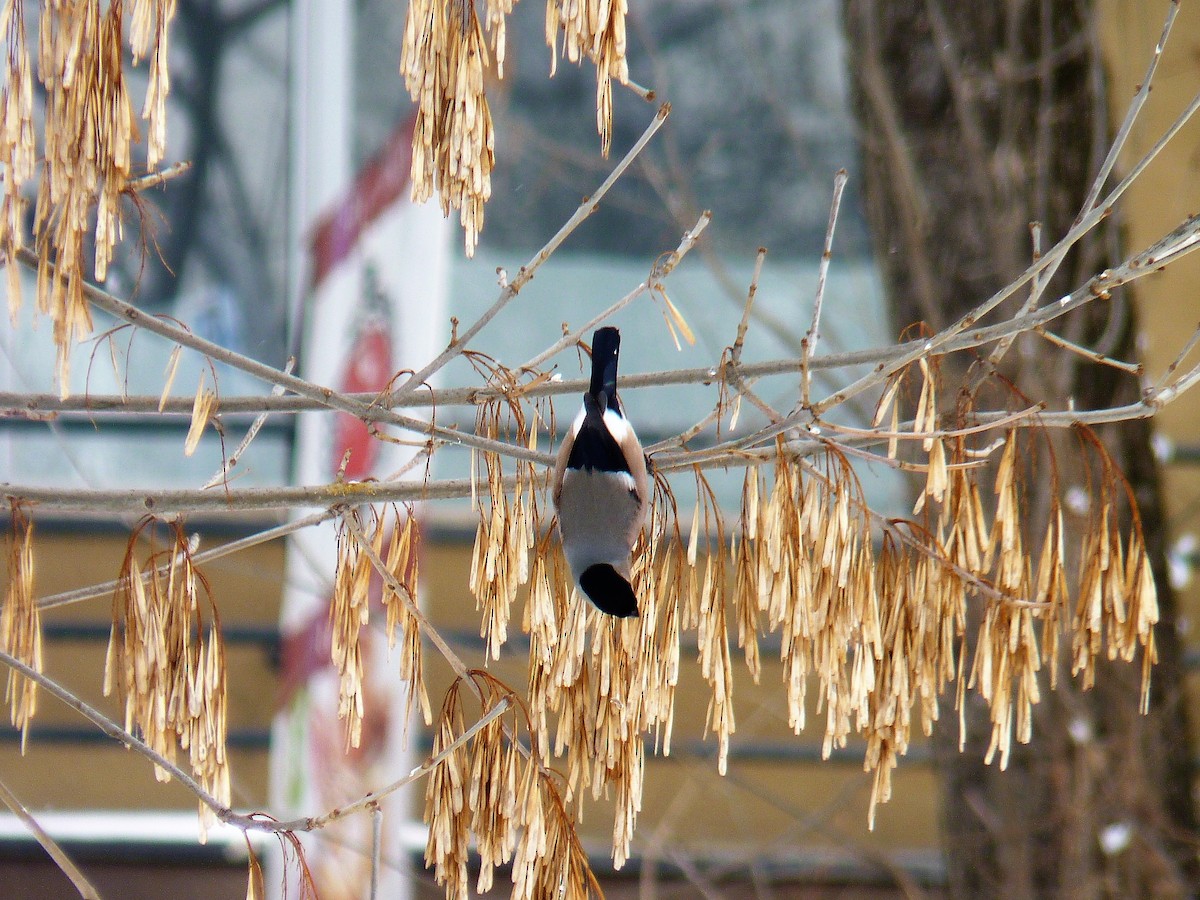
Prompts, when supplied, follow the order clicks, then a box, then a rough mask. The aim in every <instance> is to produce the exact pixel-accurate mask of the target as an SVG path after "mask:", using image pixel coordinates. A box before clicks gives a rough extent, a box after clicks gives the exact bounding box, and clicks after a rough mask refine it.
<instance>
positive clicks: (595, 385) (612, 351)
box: [588, 327, 621, 412]
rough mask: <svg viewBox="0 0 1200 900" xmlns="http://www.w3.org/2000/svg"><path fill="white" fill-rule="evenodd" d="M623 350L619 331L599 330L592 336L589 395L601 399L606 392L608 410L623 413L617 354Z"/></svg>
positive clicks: (609, 328)
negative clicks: (618, 398) (618, 381)
mask: <svg viewBox="0 0 1200 900" xmlns="http://www.w3.org/2000/svg"><path fill="white" fill-rule="evenodd" d="M620 350H621V332H619V331H617V329H615V328H612V327H608V328H597V329H596V333H595V334H593V335H592V383H591V386H590V387H589V389H588V393H589V394H591V395H592V396H593V397H596V398H597V399H599V396H600V392H601V391H603V392H604V396H605V398H606V399H607V400H608V408H609V409H614V410H616V411H617V412H620V411H621V407H620V405H619V404H618V403H617V354H618V353H619V352H620Z"/></svg>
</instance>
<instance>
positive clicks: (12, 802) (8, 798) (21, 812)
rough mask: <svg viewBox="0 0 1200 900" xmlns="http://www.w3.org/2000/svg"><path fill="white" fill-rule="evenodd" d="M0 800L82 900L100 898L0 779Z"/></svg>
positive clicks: (72, 862) (85, 877)
mask: <svg viewBox="0 0 1200 900" xmlns="http://www.w3.org/2000/svg"><path fill="white" fill-rule="evenodd" d="M0 800H3V801H4V805H5V806H7V807H8V808H9V809H11V810H12V813H13V815H14V816H16V817H17V818H18V819H20V820H21V822H22V824H24V826H25V827H26V828H28V829H29V831H30V833H31V834H32V835H33V837H34V839H35V840H36V841H37V842H38V843H39V844H41V845H42V849H43V850H45V851H46V853H47V854H49V856H50V858H51V859H52V860H54V864H55V865H57V866H58V868H59V869H60V870H62V873H63V874H64V875H66V876H67V877H68V878H69V879H71V884H73V885H75V890H77V891H79V896H80V897H83V898H84V900H100V892H99V891H98V890H96V888H95V887H94V886H93V885H92V883H91V882H90V881H88V880H87V876H86V875H84V874H83V872H82V871H80V869H79V867H78V866H77V865H75V862H74V860H72V859H71V857H69V856H67V853H66V851H65V850H63V848H62V847H60V846H59V845H58V842H57V841H55V840H54V838H52V837H51V836H50V834H49V833H48V832H47V831H46V829H44V828H43V827H42V826H41V824H40V823H39V822H38V820H37V819H35V818H34V817H33V814H32V813H30V812H29V810H27V809H26V808H25V806H24V804H22V803H21V801H20V800H18V799H17V797H16V795H15V794H14V793H13V792H12V791H10V790H9V789H8V785H6V784H5V783H4V782H3V781H0Z"/></svg>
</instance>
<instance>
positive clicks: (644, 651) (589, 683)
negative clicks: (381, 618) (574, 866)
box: [472, 364, 1157, 866]
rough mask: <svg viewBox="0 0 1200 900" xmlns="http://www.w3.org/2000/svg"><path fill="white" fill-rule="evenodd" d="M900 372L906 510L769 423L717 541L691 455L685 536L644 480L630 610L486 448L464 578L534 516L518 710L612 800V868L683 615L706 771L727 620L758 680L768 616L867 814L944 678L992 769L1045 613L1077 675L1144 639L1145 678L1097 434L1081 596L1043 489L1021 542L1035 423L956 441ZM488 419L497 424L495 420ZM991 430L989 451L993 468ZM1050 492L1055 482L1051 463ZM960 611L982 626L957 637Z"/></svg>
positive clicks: (494, 573)
mask: <svg viewBox="0 0 1200 900" xmlns="http://www.w3.org/2000/svg"><path fill="white" fill-rule="evenodd" d="M914 371H915V369H914ZM918 374H919V378H920V381H921V391H920V399H919V400H918V401H917V403H916V407H915V408H916V415H915V417H914V419H912V420H911V421H912V424H911V428H912V432H911V433H910V434H908V435H902V434H900V433H899V432H898V427H899V425H898V423H899V417H898V413H897V411H896V409H895V408H893V409H891V410H890V412H891V415H892V418H893V428H892V432H893V435H892V440H891V441H890V444H891V447H890V450H891V453H892V454H893V455H895V454H897V453H898V448H899V447H900V446H901V444H903V445H904V446H906V447H912V448H914V449H916V448H918V447H919V448H920V453H922V454H924V461H923V463H922V464H921V468H923V469H924V471H925V473H926V475H925V487H924V490H923V492H922V495H921V498H920V499H919V501H918V504H917V509H916V511H915V512H916V515H917V519H916V520H914V521H911V522H893V521H887V520H879V519H878V518H877V517H875V516H874V515H873V514H872V513H871V512H870V510H869V509H868V507H867V504H866V501H865V498H864V496H863V494H862V490H861V487H860V486H859V485H858V483H857V481H856V479H855V476H854V472H853V470H852V468H851V467H850V465H849V463H848V462H847V460H846V459H845V457H843V456H842V455H841V454H840V453H839V452H838V451H837V450H836V449H834V448H832V446H831V448H830V449H829V450H828V451H827V453H826V454H825V455H824V457H823V459H822V460H821V461H820V462H817V463H814V462H809V461H806V460H802V459H799V458H796V457H794V456H793V455H791V452H790V451H789V448H788V445H787V444H786V443H785V442H784V441H783V440H782V439H780V440H779V442H778V443H777V445H776V452H775V455H774V465H773V471H772V472H771V473H770V477H768V473H767V472H764V471H763V468H764V467H757V468H756V467H750V468H748V469H747V475H746V479H745V483H744V486H743V493H742V506H741V517H740V518H741V522H740V528H738V529H736V530H735V532H734V534H733V535H732V540H731V542H730V543H729V544H728V549H727V545H726V542H725V535H724V531H725V526H724V524H723V523H722V521H721V514H720V511H719V509H718V507H717V504H716V502H715V499H714V497H713V495H712V492H711V491H710V490H709V489H708V486H707V484H706V482H705V481H704V479H703V477H702V476H701V474H700V473H699V472H697V473H696V480H697V496H698V498H699V499H698V500H697V503H696V508H695V511H694V513H693V515H692V527H691V531H690V533H689V534H688V536H687V539H686V541H685V540H684V538H683V535H682V531H681V528H680V525H679V516H678V514H677V512H676V510H675V505H674V500H673V497H672V496H671V494H670V491H669V488H668V486H667V485H666V482H665V480H663V479H661V478H660V479H658V483H657V490H656V495H655V503H654V504H653V507H652V511H651V524H650V527H649V528H648V529H647V532H646V534H645V535H643V543H642V544H641V545H640V546H639V547H638V549H637V551H636V552H635V554H634V571H633V575H634V585H635V591H636V593H637V595H638V597H639V602H640V611H641V616H640V618H638V619H634V620H628V621H618V620H614V619H611V618H608V617H605V616H603V615H601V614H599V613H597V612H596V611H594V610H592V609H591V607H590V606H589V605H588V604H586V603H584V602H582V601H581V600H580V599H579V598H578V597H573V586H572V585H571V583H570V580H569V578H568V577H567V574H566V571H565V565H564V563H563V561H562V559H561V556H560V554H559V553H558V552H557V541H556V540H555V539H554V536H553V534H552V533H551V532H549V531H547V532H545V533H543V532H542V528H541V525H540V522H539V520H538V517H537V509H536V506H531V507H530V508H531V509H532V514H531V516H530V517H529V518H526V519H521V520H520V523H519V525H518V524H514V523H515V522H516V519H514V518H511V517H509V513H508V511H509V510H511V508H512V507H511V506H510V505H509V504H510V503H511V501H510V500H509V499H508V497H507V496H506V495H505V485H504V483H503V481H502V479H501V477H500V474H499V469H498V463H497V468H495V469H491V468H489V469H488V472H487V474H488V486H489V488H488V489H489V495H490V498H489V503H490V509H491V515H490V516H487V515H485V516H483V518H482V521H481V526H480V530H479V533H478V536H477V542H476V549H475V555H476V567H475V570H474V572H473V577H472V583H473V585H474V587H475V589H476V591H477V592H479V593H480V594H481V596H484V597H487V596H492V595H489V594H487V591H489V590H490V591H492V592H493V594H495V593H497V592H500V591H503V592H504V595H505V597H506V598H511V596H512V595H513V594H514V593H515V590H516V588H517V586H519V585H520V583H521V581H520V580H519V579H516V578H510V579H506V577H505V576H504V573H506V572H513V571H519V572H521V573H524V572H525V571H526V565H527V564H528V559H529V554H530V552H531V551H530V544H531V543H532V542H533V540H534V536H535V535H539V534H541V535H542V536H541V537H540V538H539V539H538V540H537V542H536V545H535V549H534V550H533V552H532V564H531V565H529V566H528V571H529V576H530V578H529V580H530V582H531V583H530V588H529V600H528V604H527V606H526V609H525V615H524V619H523V627H524V628H525V630H526V631H527V632H528V633H529V635H530V674H529V698H530V699H529V705H530V706H529V708H530V716H531V719H532V722H533V729H534V732H535V733H536V734H537V736H538V738H539V741H538V743H539V746H541V747H542V748H543V752H545V753H547V754H548V753H549V752H550V748H551V746H553V752H554V754H555V755H556V756H559V757H563V758H564V759H565V779H566V786H565V797H566V799H567V801H568V802H571V801H575V800H578V799H579V798H581V797H582V795H583V794H584V793H586V792H587V790H588V789H589V788H590V791H591V794H592V796H593V797H594V798H599V797H601V796H613V797H614V798H615V801H616V818H615V823H614V835H613V855H614V861H615V863H616V864H617V865H618V866H619V865H620V864H621V863H623V862H624V860H625V859H626V858H627V856H628V852H629V847H630V840H631V838H632V833H633V828H634V825H635V823H636V819H637V815H638V813H639V811H640V805H641V789H642V779H643V776H644V765H645V738H646V737H647V736H649V735H651V734H653V735H654V740H655V745H656V748H657V747H661V749H662V751H663V752H664V753H669V752H670V743H671V732H672V724H673V706H674V695H675V688H676V686H677V684H678V679H679V659H680V646H681V634H682V633H684V632H692V631H694V633H695V635H696V639H697V659H698V662H699V668H700V672H701V675H702V677H703V678H704V679H705V680H706V681H707V682H708V684H709V689H710V697H711V699H710V703H709V709H708V714H707V727H708V729H709V730H710V731H712V732H713V734H714V735H715V736H716V739H717V741H718V745H719V748H720V753H719V767H720V768H721V770H722V771H723V770H724V767H725V759H726V754H727V752H728V743H729V739H730V736H731V735H732V733H733V732H734V730H735V727H736V725H735V718H734V714H733V699H732V687H733V680H732V661H731V652H730V637H731V636H730V632H731V629H732V627H733V623H734V622H736V627H737V641H738V646H739V647H740V648H741V649H742V652H743V655H744V657H745V661H746V665H747V668H748V670H749V672H750V673H751V675H752V676H753V677H754V678H755V679H757V678H758V677H759V675H760V673H761V659H760V654H759V644H758V642H759V637H760V634H761V633H766V632H772V633H778V634H779V635H780V648H781V649H780V652H781V662H782V664H783V666H782V669H783V681H784V684H785V688H786V691H787V698H788V712H789V723H790V725H791V727H792V728H793V729H794V730H795V731H797V732H799V731H800V729H802V728H803V727H804V726H805V724H806V714H807V703H806V700H807V698H806V692H807V689H808V686H809V685H810V683H811V684H813V685H814V686H815V687H816V688H817V690H818V700H817V704H816V708H817V711H818V713H820V712H822V711H823V712H824V714H825V735H824V748H823V749H824V752H825V754H826V755H828V754H829V753H830V752H831V751H832V750H833V749H834V748H835V747H843V746H845V745H846V743H847V740H848V738H849V736H850V734H851V733H852V732H857V733H859V734H861V735H862V736H863V738H864V739H865V741H866V754H865V765H866V768H867V769H868V770H869V771H873V772H874V773H875V782H874V787H873V794H872V803H871V813H870V816H871V821H872V823H873V819H874V812H875V807H876V805H877V804H878V803H879V802H882V801H886V800H887V799H888V798H889V797H890V794H891V771H892V769H894V768H895V766H896V765H897V764H898V761H899V758H900V757H901V756H903V755H904V754H905V753H906V752H907V750H908V747H909V746H910V742H911V740H912V732H913V727H914V720H915V721H916V722H917V723H919V727H920V729H921V732H922V733H923V734H925V735H929V734H930V733H931V732H932V728H933V725H934V723H935V722H936V721H937V720H938V719H939V717H940V713H941V709H940V704H941V703H942V698H943V697H944V696H945V694H946V692H947V689H948V688H949V687H950V685H951V684H954V685H955V694H954V702H955V704H956V706H957V707H958V708H959V709H960V710H961V708H962V703H963V699H964V694H965V691H966V690H974V691H977V692H978V693H979V695H980V696H981V697H982V698H983V699H984V700H985V702H986V703H987V704H988V707H989V709H990V710H991V721H992V734H991V740H990V745H989V748H988V751H987V759H988V761H991V760H992V759H993V758H995V757H997V755H998V757H999V762H1000V765H1001V767H1004V766H1005V765H1006V764H1007V762H1008V759H1009V755H1010V753H1011V744H1012V739H1013V736H1014V734H1015V736H1016V738H1017V740H1018V741H1021V742H1027V741H1028V740H1029V739H1030V736H1031V724H1032V706H1033V704H1034V703H1037V702H1038V700H1039V698H1040V688H1039V683H1038V673H1039V671H1040V670H1041V668H1042V667H1043V666H1048V667H1049V668H1050V669H1051V673H1052V674H1051V678H1052V684H1053V677H1054V676H1053V673H1054V670H1055V668H1056V666H1057V664H1058V648H1059V642H1060V635H1061V631H1062V629H1063V628H1065V627H1068V626H1070V627H1071V631H1072V659H1073V669H1074V672H1075V673H1076V674H1080V675H1082V678H1083V683H1084V684H1085V686H1086V685H1089V684H1090V683H1091V679H1092V678H1093V677H1094V663H1095V659H1096V657H1097V656H1098V655H1099V654H1100V653H1107V655H1108V656H1109V657H1110V658H1112V657H1117V656H1120V657H1121V658H1123V659H1132V658H1133V657H1134V656H1135V655H1136V653H1137V651H1138V649H1139V648H1141V650H1142V653H1143V657H1142V658H1143V666H1144V671H1145V672H1146V674H1147V677H1148V673H1149V666H1150V665H1151V663H1152V662H1153V660H1154V656H1155V650H1154V639H1153V631H1152V627H1153V624H1154V622H1155V621H1156V619H1157V603H1156V599H1155V596H1154V584H1153V579H1152V578H1151V577H1150V575H1149V566H1148V561H1147V559H1146V550H1145V545H1144V541H1143V539H1142V537H1141V532H1140V526H1139V524H1138V522H1137V520H1136V517H1135V518H1134V521H1133V523H1132V527H1131V528H1130V530H1129V533H1128V535H1127V536H1122V535H1121V534H1120V532H1119V529H1118V528H1117V526H1116V522H1117V519H1118V514H1117V507H1118V503H1117V501H1118V500H1119V499H1120V495H1121V491H1122V489H1125V490H1127V488H1123V485H1124V482H1123V481H1122V480H1121V478H1120V475H1119V473H1118V472H1117V471H1116V469H1115V467H1114V466H1113V465H1112V464H1111V461H1110V460H1109V459H1108V457H1107V456H1106V455H1104V453H1103V448H1102V447H1101V446H1100V445H1099V443H1098V442H1095V441H1094V440H1093V441H1091V443H1092V444H1094V448H1093V450H1092V452H1093V455H1094V456H1095V457H1096V458H1097V459H1099V460H1100V462H1099V463H1098V464H1097V465H1095V466H1094V467H1093V469H1094V471H1093V480H1094V481H1095V484H1093V485H1090V486H1089V487H1090V488H1091V489H1092V490H1091V492H1090V493H1091V495H1093V496H1095V497H1097V498H1098V499H1099V502H1098V504H1097V506H1096V507H1095V510H1094V511H1093V513H1092V515H1091V519H1090V521H1089V523H1088V527H1087V530H1086V531H1085V533H1084V536H1083V539H1082V544H1081V553H1082V557H1081V560H1082V564H1081V565H1080V567H1079V578H1080V590H1079V593H1078V596H1079V598H1080V599H1079V600H1078V602H1077V603H1076V604H1075V606H1074V608H1072V602H1071V600H1070V595H1069V591H1068V571H1069V570H1068V566H1067V562H1066V556H1065V547H1066V543H1067V534H1066V532H1065V530H1064V524H1063V513H1062V511H1061V509H1060V506H1059V503H1058V501H1057V499H1051V500H1050V501H1049V516H1048V518H1047V525H1046V526H1045V532H1044V534H1042V535H1039V536H1037V539H1036V540H1035V541H1033V542H1032V544H1033V548H1032V549H1031V547H1030V543H1031V541H1030V537H1029V535H1027V534H1026V531H1027V527H1028V526H1027V512H1026V507H1027V506H1028V504H1029V499H1028V498H1027V497H1026V496H1025V489H1024V487H1023V476H1022V472H1024V471H1032V469H1033V468H1034V467H1036V466H1038V465H1040V464H1042V463H1041V462H1040V461H1039V460H1037V459H1035V458H1034V457H1035V456H1036V454H1037V453H1038V452H1044V453H1049V450H1048V449H1046V450H1042V451H1039V450H1038V448H1039V447H1041V446H1042V444H1043V443H1044V444H1045V446H1046V447H1047V448H1048V446H1049V444H1048V441H1045V438H1044V436H1041V435H1039V434H1038V433H1037V431H1036V430H1034V431H1031V432H1029V434H1031V435H1032V437H1030V438H1028V439H1026V438H1023V437H1021V436H1019V433H1018V432H1016V431H1009V432H1007V433H1005V435H1004V436H1003V439H1002V440H1001V441H999V442H997V443H996V444H995V445H994V446H987V445H985V446H983V447H974V446H971V445H970V444H969V442H968V440H967V438H966V437H965V436H963V435H965V434H966V433H968V432H965V431H964V432H959V431H956V430H955V429H954V428H948V427H947V423H946V422H945V421H943V419H942V416H941V414H939V413H938V412H937V385H936V372H935V370H934V369H933V367H931V366H930V365H928V364H925V365H921V366H920V367H919V373H918ZM896 387H897V385H896V384H893V385H891V386H889V389H888V391H887V392H885V401H884V404H883V406H884V407H885V408H882V409H881V410H880V420H881V421H882V420H883V419H884V418H885V417H886V416H887V414H888V412H889V410H888V409H887V408H886V407H887V406H888V405H892V406H893V407H895V406H898V405H899V403H900V400H899V392H898V391H897V390H896ZM485 431H486V433H488V434H490V435H492V436H496V435H497V433H498V431H497V429H496V428H494V427H491V428H488V429H485ZM1083 440H1084V444H1085V446H1090V445H1091V444H1089V439H1083ZM997 447H998V448H999V449H1000V452H999V453H998V454H996V455H997V456H998V460H997V462H996V464H995V465H993V466H989V465H988V464H987V458H988V456H989V455H991V454H992V451H993V450H994V449H995V448H997ZM1051 462H1052V461H1051ZM910 465H913V464H910ZM518 482H519V484H518V488H517V493H516V494H515V495H514V497H521V496H524V495H525V494H524V492H526V491H529V490H530V488H529V485H528V481H527V480H526V479H524V478H521V479H518ZM1052 493H1053V494H1055V495H1057V483H1055V485H1054V491H1053V492H1052ZM1041 499H1042V498H1039V500H1041ZM1131 505H1132V497H1129V498H1128V507H1131ZM1128 507H1127V508H1128ZM498 508H499V509H500V510H501V512H499V513H497V512H496V510H497V509H498ZM514 535H519V536H520V542H519V544H518V543H513V542H512V537H513V536H514ZM1039 549H1040V558H1038V561H1037V565H1036V566H1035V565H1034V559H1035V556H1034V553H1035V551H1036V550H1039ZM727 554H728V555H727ZM519 561H520V562H519ZM518 562H519V564H518ZM730 568H731V569H732V571H731V572H728V571H727V570H728V569H730ZM969 601H970V602H972V603H973V604H977V605H978V607H979V615H978V616H976V617H973V618H968V615H967V610H968V602H969ZM508 602H511V600H510V599H509V600H507V601H506V602H505V604H504V605H503V608H505V609H506V608H507V603H508ZM481 606H482V608H483V609H484V612H485V632H486V633H488V634H489V635H490V637H489V649H490V652H491V653H492V654H493V655H494V654H495V652H496V650H497V649H498V646H499V641H500V640H501V639H502V637H503V635H504V634H505V633H506V632H503V631H497V630H496V629H495V628H494V627H489V626H487V625H486V620H492V621H497V620H500V619H501V618H502V617H500V616H499V615H498V614H497V613H496V612H495V609H496V607H495V605H494V601H487V602H481ZM1072 609H1074V613H1073V616H1072ZM503 621H504V622H507V617H506V616H504V617H503ZM968 628H977V629H978V631H977V634H975V635H974V641H973V647H974V649H973V651H972V652H970V653H968V652H967V647H968V646H969V645H971V642H968V641H967V630H968ZM551 727H553V728H554V740H553V744H551V740H550V729H551ZM960 727H961V724H960ZM546 761H547V762H548V759H547V760H546Z"/></svg>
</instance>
